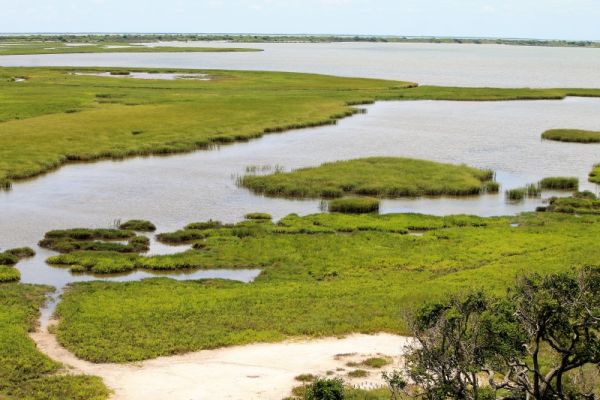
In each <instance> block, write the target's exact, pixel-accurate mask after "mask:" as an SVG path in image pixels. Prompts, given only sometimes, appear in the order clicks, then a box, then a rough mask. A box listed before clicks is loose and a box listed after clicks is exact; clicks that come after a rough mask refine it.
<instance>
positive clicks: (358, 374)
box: [348, 369, 369, 378]
mask: <svg viewBox="0 0 600 400" xmlns="http://www.w3.org/2000/svg"><path fill="white" fill-rule="evenodd" d="M348 376H349V377H350V378H365V377H367V376H369V371H365V370H364V369H355V370H353V371H350V372H348Z"/></svg>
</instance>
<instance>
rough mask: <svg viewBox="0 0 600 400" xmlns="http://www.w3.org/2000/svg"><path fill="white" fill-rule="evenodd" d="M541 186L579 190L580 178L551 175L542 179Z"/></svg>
mask: <svg viewBox="0 0 600 400" xmlns="http://www.w3.org/2000/svg"><path fill="white" fill-rule="evenodd" d="M540 187H541V188H542V189H547V190H574V191H577V190H579V179H578V178H574V177H550V178H544V179H542V180H541V181H540Z"/></svg>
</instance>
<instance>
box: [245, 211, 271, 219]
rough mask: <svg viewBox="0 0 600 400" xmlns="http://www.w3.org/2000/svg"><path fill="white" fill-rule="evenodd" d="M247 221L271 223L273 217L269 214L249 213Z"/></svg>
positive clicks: (246, 216)
mask: <svg viewBox="0 0 600 400" xmlns="http://www.w3.org/2000/svg"><path fill="white" fill-rule="evenodd" d="M244 217H245V218H246V219H250V220H264V221H269V220H271V219H272V218H273V217H272V216H271V214H267V213H258V212H255V213H248V214H246V215H245V216H244Z"/></svg>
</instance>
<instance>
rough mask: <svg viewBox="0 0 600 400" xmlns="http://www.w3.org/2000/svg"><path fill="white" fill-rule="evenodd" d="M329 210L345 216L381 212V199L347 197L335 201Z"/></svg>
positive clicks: (329, 206)
mask: <svg viewBox="0 0 600 400" xmlns="http://www.w3.org/2000/svg"><path fill="white" fill-rule="evenodd" d="M327 208H328V210H329V211H330V212H339V213H345V214H367V213H372V212H378V211H379V199H375V198H372V197H347V198H343V199H334V200H331V201H330V202H329V204H328V205H327Z"/></svg>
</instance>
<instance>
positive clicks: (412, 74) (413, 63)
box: [0, 42, 600, 88]
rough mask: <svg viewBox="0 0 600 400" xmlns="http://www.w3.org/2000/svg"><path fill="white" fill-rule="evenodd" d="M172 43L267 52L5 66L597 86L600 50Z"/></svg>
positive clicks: (66, 57) (18, 60)
mask: <svg viewBox="0 0 600 400" xmlns="http://www.w3.org/2000/svg"><path fill="white" fill-rule="evenodd" d="M163 44H164V43H163ZM168 44H169V45H172V46H200V47H207V46H214V47H254V48H261V49H264V50H265V51H263V52H249V53H246V52H244V53H155V54H152V53H129V54H127V53H113V54H110V53H104V54H54V55H34V56H31V55H29V56H3V57H0V65H3V66H111V67H169V68H215V69H242V70H272V71H295V72H316V73H323V74H332V75H341V76H360V77H371V78H385V79H399V80H408V81H413V82H419V83H421V84H435V85H445V86H452V85H456V86H496V87H595V88H598V87H600V49H578V48H566V47H526V46H507V45H471V44H463V45H460V44H426V43H317V44H315V43H279V44H278V43H258V44H255V43H249V44H240V43H216V42H208V43H207V42H187V43H180V42H176V43H168Z"/></svg>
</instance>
